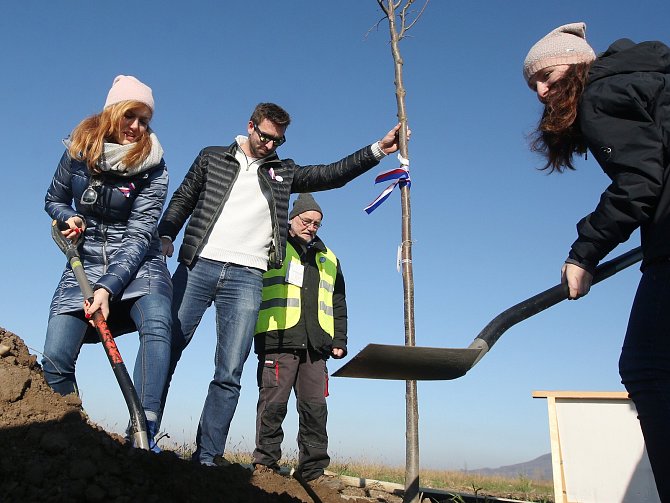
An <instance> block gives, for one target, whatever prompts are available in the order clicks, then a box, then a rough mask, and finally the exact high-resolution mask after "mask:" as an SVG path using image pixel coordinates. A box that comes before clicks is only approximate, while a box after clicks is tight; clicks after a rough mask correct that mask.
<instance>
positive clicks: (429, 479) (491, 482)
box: [328, 460, 554, 503]
mask: <svg viewBox="0 0 670 503" xmlns="http://www.w3.org/2000/svg"><path fill="white" fill-rule="evenodd" d="M328 469H329V470H331V471H333V472H336V473H339V474H341V475H349V476H353V477H362V478H366V479H373V480H383V481H386V482H395V483H397V484H402V485H404V483H405V468H404V467H392V466H387V465H382V464H379V463H366V462H361V461H353V460H352V461H348V462H346V463H342V462H337V461H336V462H333V463H331V465H330V466H329V467H328ZM419 480H420V484H421V486H422V487H429V488H432V489H442V490H445V491H454V492H459V493H470V494H476V495H481V496H482V497H483V496H484V495H488V496H497V497H505V498H511V499H523V500H526V501H535V502H543V503H550V502H553V500H554V488H553V484H552V483H551V481H546V480H540V481H538V480H531V479H529V478H528V477H525V476H523V475H519V476H518V477H517V478H506V477H499V476H485V475H479V474H476V473H468V472H465V471H443V470H420V471H419ZM482 501H484V500H482Z"/></svg>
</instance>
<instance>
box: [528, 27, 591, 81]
mask: <svg viewBox="0 0 670 503" xmlns="http://www.w3.org/2000/svg"><path fill="white" fill-rule="evenodd" d="M594 59H596V53H595V52H594V51H593V49H592V48H591V46H590V45H589V44H588V43H587V42H586V24H584V23H581V22H580V23H570V24H564V25H563V26H559V27H558V28H556V29H555V30H552V31H550V32H549V33H548V34H547V35H545V36H544V37H543V38H541V39H540V41H539V42H537V43H536V44H535V45H534V46H533V47H531V48H530V51H528V54H527V55H526V59H525V60H524V62H523V76H524V78H525V79H526V82H528V81H529V80H530V78H531V77H532V76H533V75H535V74H536V73H537V72H539V71H540V70H542V69H544V68H548V67H550V66H556V65H573V64H577V63H590V62H591V61H593V60H594Z"/></svg>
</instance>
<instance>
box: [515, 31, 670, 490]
mask: <svg viewBox="0 0 670 503" xmlns="http://www.w3.org/2000/svg"><path fill="white" fill-rule="evenodd" d="M523 74H524V77H525V79H526V82H527V83H528V85H529V86H530V88H531V89H532V90H533V91H534V92H535V93H537V97H538V98H539V100H540V101H541V102H542V103H543V104H544V106H545V107H544V113H543V114H542V118H541V119H540V122H539V125H538V127H537V130H536V131H535V134H534V137H533V139H532V143H531V149H532V150H534V151H535V152H538V153H540V154H542V155H543V156H544V157H545V159H546V164H545V166H544V169H548V170H549V171H550V172H552V171H557V172H559V173H560V172H562V171H563V170H565V169H574V166H573V163H572V160H573V155H574V154H586V151H587V149H588V150H589V151H590V152H591V154H592V155H593V157H594V158H595V159H596V161H597V162H598V164H599V165H600V167H601V168H602V169H603V171H604V172H605V174H607V176H608V177H609V178H610V180H611V183H610V185H609V186H608V187H607V188H606V189H605V191H604V192H603V193H602V195H601V196H600V200H599V202H598V204H597V206H596V207H595V209H594V210H593V212H592V213H590V214H589V215H587V216H585V217H584V218H583V219H582V220H580V221H579V223H578V224H577V234H578V237H577V240H576V241H575V242H574V243H573V244H572V247H571V250H570V253H569V255H568V258H567V260H566V261H565V264H564V265H563V268H562V271H561V274H562V279H563V282H565V283H567V285H568V287H569V290H570V294H569V297H570V298H571V299H577V298H579V297H581V296H583V295H586V294H587V293H588V291H589V288H590V286H591V282H592V280H593V272H594V269H595V267H596V266H597V265H598V262H599V261H600V260H602V259H603V258H604V257H605V256H606V255H607V254H608V253H609V252H610V251H612V250H613V249H614V248H615V247H616V246H617V245H618V244H619V243H623V242H624V241H626V240H627V239H628V238H629V237H630V235H631V233H632V232H633V231H635V230H636V229H638V228H640V229H641V237H642V248H643V261H642V279H641V281H640V284H639V287H638V291H637V295H636V297H635V301H634V303H633V308H632V311H631V315H630V320H629V324H628V330H627V332H626V338H625V341H624V345H623V350H622V353H621V358H620V360H619V372H620V374H621V378H622V382H623V384H624V385H625V386H626V389H627V390H628V392H629V394H630V397H631V399H632V400H633V402H634V403H635V406H636V408H637V411H638V414H639V418H640V424H641V427H642V432H643V434H644V438H645V444H646V447H647V452H648V454H649V459H650V461H651V465H652V469H653V471H654V476H655V478H656V486H657V488H658V492H659V495H660V496H661V500H662V501H670V478H668V474H669V473H670V432H669V431H668V428H670V333H668V332H669V331H670V187H669V186H668V183H667V179H668V174H669V171H668V163H670V48H668V47H667V46H666V45H664V44H662V43H661V42H642V43H639V44H636V43H634V42H632V41H631V40H628V39H621V40H617V41H616V42H614V43H613V44H612V45H611V46H610V47H609V48H608V49H607V50H606V51H605V52H604V53H602V54H601V55H599V56H598V57H596V55H595V53H594V51H593V49H592V48H591V47H590V46H589V44H588V43H587V42H586V26H585V25H584V23H571V24H566V25H563V26H560V27H558V28H556V29H555V30H553V31H551V32H550V33H549V34H547V35H546V36H545V37H543V38H542V39H541V40H540V41H539V42H537V43H536V44H535V45H534V46H533V47H532V48H531V49H530V51H529V52H528V55H527V56H526V59H525V61H524V65H523Z"/></svg>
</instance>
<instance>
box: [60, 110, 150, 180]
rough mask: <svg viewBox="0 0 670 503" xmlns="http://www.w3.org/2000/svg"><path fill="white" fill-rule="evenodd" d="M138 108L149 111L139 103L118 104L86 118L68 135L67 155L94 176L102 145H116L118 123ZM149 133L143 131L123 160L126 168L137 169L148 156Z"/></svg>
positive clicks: (97, 169) (96, 171)
mask: <svg viewBox="0 0 670 503" xmlns="http://www.w3.org/2000/svg"><path fill="white" fill-rule="evenodd" d="M140 108H144V109H148V110H149V111H151V109H149V107H147V105H146V104H144V103H142V102H140V101H122V102H119V103H115V104H113V105H110V106H108V107H106V108H105V109H104V110H103V111H102V112H100V113H99V114H96V115H91V116H90V117H86V118H85V119H84V120H83V121H81V122H80V123H79V124H78V125H77V127H75V128H74V131H72V134H71V135H70V141H71V143H70V146H69V147H68V153H69V154H70V157H72V158H74V159H80V160H82V161H85V162H86V165H87V166H88V169H89V171H91V173H98V172H99V171H100V170H99V168H98V167H97V164H98V161H99V160H100V158H101V157H102V154H103V151H104V147H105V141H108V142H114V143H117V142H118V138H119V133H120V131H121V121H122V120H123V119H124V117H125V115H126V114H127V113H128V112H129V111H131V110H137V109H140ZM150 133H151V129H150V128H149V127H147V130H146V132H145V133H144V134H143V135H142V136H140V137H139V139H138V140H137V141H136V142H135V143H134V144H133V148H131V149H130V150H129V151H128V154H126V157H125V158H124V159H123V164H125V165H126V166H137V165H138V164H140V163H141V162H142V161H143V160H144V159H146V158H147V157H148V156H149V153H150V152H151V138H150V136H149V134H150Z"/></svg>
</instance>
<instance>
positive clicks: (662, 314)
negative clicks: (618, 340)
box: [619, 261, 670, 501]
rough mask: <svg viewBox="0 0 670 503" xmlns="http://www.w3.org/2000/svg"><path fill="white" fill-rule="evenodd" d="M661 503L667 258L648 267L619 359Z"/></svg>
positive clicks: (669, 445)
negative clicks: (635, 410)
mask: <svg viewBox="0 0 670 503" xmlns="http://www.w3.org/2000/svg"><path fill="white" fill-rule="evenodd" d="M619 374H620V375H621V382H623V384H624V385H625V386H626V389H627V390H628V394H629V395H630V398H631V400H632V401H633V403H634V404H635V408H636V409H637V413H638V418H639V420H640V426H641V428H642V434H643V436H644V443H645V446H646V448H647V454H648V456H649V461H650V463H651V468H652V471H653V472H654V478H655V479H656V488H657V489H658V494H659V495H660V497H661V501H670V478H668V474H669V473H670V262H669V261H666V262H662V263H659V264H656V265H651V266H649V267H647V268H646V269H645V271H644V273H643V275H642V279H641V280H640V285H639V286H638V289H637V293H636V294H635V301H634V302H633V308H632V310H631V313H630V320H629V322H628V330H627V331H626V339H625V340H624V344H623V350H622V351H621V358H620V359H619Z"/></svg>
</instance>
